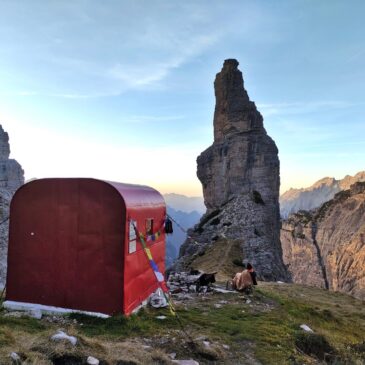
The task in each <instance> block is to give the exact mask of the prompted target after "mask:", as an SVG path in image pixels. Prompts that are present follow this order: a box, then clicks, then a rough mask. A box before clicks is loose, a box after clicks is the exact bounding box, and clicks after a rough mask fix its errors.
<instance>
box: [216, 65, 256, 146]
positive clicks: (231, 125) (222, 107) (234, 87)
mask: <svg viewBox="0 0 365 365" xmlns="http://www.w3.org/2000/svg"><path fill="white" fill-rule="evenodd" d="M238 64H239V63H238V61H237V60H235V59H227V60H225V61H224V64H223V68H222V70H221V72H219V73H218V74H217V75H216V78H215V81H214V89H215V97H216V106H215V112H214V141H216V142H220V141H222V140H224V139H225V138H229V137H230V136H232V135H235V134H237V133H241V132H249V131H252V130H257V129H263V118H262V116H261V114H260V113H259V112H258V111H257V109H256V106H255V103H253V102H252V101H250V98H249V96H248V94H247V91H246V90H245V88H244V83H243V77H242V72H241V71H240V70H239V69H238Z"/></svg>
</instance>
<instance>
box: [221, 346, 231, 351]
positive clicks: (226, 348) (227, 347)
mask: <svg viewBox="0 0 365 365" xmlns="http://www.w3.org/2000/svg"><path fill="white" fill-rule="evenodd" d="M222 347H223V348H224V349H225V350H229V349H230V346H228V345H222Z"/></svg>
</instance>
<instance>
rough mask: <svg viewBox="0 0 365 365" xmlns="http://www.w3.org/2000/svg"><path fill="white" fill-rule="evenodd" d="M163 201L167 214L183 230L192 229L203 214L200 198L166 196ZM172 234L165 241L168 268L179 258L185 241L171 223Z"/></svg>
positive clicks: (176, 195)
mask: <svg viewBox="0 0 365 365" xmlns="http://www.w3.org/2000/svg"><path fill="white" fill-rule="evenodd" d="M164 199H165V202H166V205H167V214H168V215H169V216H171V217H172V218H173V219H174V220H175V221H176V222H178V223H179V224H180V225H181V226H182V227H183V228H184V229H185V230H187V229H189V228H191V227H193V226H194V225H195V224H197V223H198V222H199V220H200V217H201V216H202V215H203V214H204V213H205V210H206V208H205V205H204V200H203V198H202V197H187V196H185V195H180V194H166V195H164ZM173 227H174V233H173V234H171V235H167V240H166V266H167V267H168V266H170V265H171V264H172V263H173V262H174V261H175V259H176V258H177V257H178V256H179V250H180V246H181V245H182V244H183V242H184V241H185V239H186V233H185V232H183V231H182V230H181V229H180V228H179V227H178V226H177V225H176V224H175V223H173Z"/></svg>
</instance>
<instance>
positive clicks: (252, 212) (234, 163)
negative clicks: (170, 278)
mask: <svg viewBox="0 0 365 365" xmlns="http://www.w3.org/2000/svg"><path fill="white" fill-rule="evenodd" d="M214 88H215V97H216V106H215V112H214V122H213V124H214V143H213V144H212V145H211V146H210V147H209V148H208V149H206V150H205V151H204V152H202V153H201V155H200V156H199V157H198V158H197V165H198V169H197V176H198V178H199V180H200V181H201V183H202V186H203V195H204V203H205V206H206V207H207V212H206V214H205V215H204V216H203V217H202V219H201V221H200V223H199V224H198V225H197V226H195V228H194V229H193V230H190V231H189V235H190V236H191V237H192V239H188V240H187V241H186V242H185V243H184V244H183V246H182V247H181V249H180V259H179V261H178V263H177V267H179V266H184V265H185V266H186V265H188V262H189V259H190V258H191V257H192V256H193V255H202V254H204V252H205V250H206V249H207V248H208V247H209V246H211V245H213V244H214V242H216V241H218V240H219V238H224V239H226V238H227V239H233V240H239V241H240V246H241V249H242V260H243V261H246V262H251V263H252V264H253V265H254V266H255V268H256V270H257V272H258V275H259V277H260V278H261V279H264V280H279V279H280V280H285V279H286V278H287V275H286V269H285V266H284V264H283V261H282V251H281V245H280V240H279V238H280V237H279V236H280V213H279V187H280V174H279V167H280V164H279V158H278V149H277V147H276V145H275V142H274V141H273V140H272V139H271V138H270V137H269V136H268V135H267V133H266V131H265V129H264V126H263V117H262V115H261V114H260V112H259V111H258V110H257V108H256V105H255V103H254V102H252V101H250V99H249V96H248V94H247V91H246V90H245V88H244V84H243V77H242V73H241V71H239V70H238V62H237V61H236V60H234V59H228V60H225V62H224V65H223V68H222V70H221V71H220V72H219V73H218V74H217V75H216V79H215V82H214Z"/></svg>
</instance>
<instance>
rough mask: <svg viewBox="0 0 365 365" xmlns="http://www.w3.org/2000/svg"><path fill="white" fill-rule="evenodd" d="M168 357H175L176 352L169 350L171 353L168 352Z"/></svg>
mask: <svg viewBox="0 0 365 365" xmlns="http://www.w3.org/2000/svg"><path fill="white" fill-rule="evenodd" d="M168 356H169V358H170V359H173V360H174V359H175V358H176V352H171V354H168Z"/></svg>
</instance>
